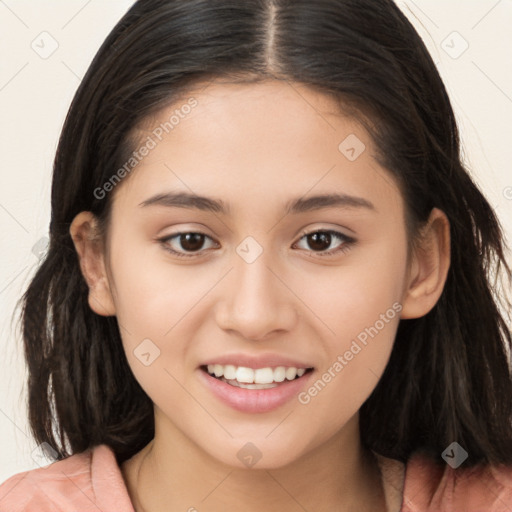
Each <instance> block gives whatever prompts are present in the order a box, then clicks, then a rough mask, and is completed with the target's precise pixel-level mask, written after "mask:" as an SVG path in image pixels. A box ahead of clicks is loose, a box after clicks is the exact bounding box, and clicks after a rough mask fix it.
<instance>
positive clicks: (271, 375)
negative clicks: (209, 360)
mask: <svg viewBox="0 0 512 512" xmlns="http://www.w3.org/2000/svg"><path fill="white" fill-rule="evenodd" d="M200 369H201V370H202V371H203V372H204V373H207V374H208V375H209V376H210V377H213V378H215V379H217V380H219V381H221V382H224V383H226V384H229V385H230V386H233V387H236V388H242V389H252V390H264V389H271V388H276V387H281V386H286V385H287V384H288V383H290V382H292V381H296V380H299V379H302V378H303V377H304V376H306V375H309V374H310V373H311V372H312V371H313V370H314V368H312V367H309V368H296V367H294V366H267V367H264V368H249V367H245V366H235V365H221V364H208V365H203V366H201V367H200Z"/></svg>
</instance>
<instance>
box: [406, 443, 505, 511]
mask: <svg viewBox="0 0 512 512" xmlns="http://www.w3.org/2000/svg"><path fill="white" fill-rule="evenodd" d="M417 511H436V512H444V511H447V512H448V511H450V512H459V511H461V512H462V511H464V512H512V465H489V464H478V465H476V466H473V467H467V468H466V467H458V468H454V467H451V466H450V465H449V464H444V463H443V464H440V463H438V462H436V461H435V460H433V459H432V458H431V457H428V456H427V455H425V454H422V453H416V454H413V456H412V457H411V458H410V459H409V461H408V462H407V465H406V470H405V483H404V493H403V508H402V511H401V512H417Z"/></svg>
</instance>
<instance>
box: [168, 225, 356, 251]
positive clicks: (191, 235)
mask: <svg viewBox="0 0 512 512" xmlns="http://www.w3.org/2000/svg"><path fill="white" fill-rule="evenodd" d="M302 239H305V240H306V241H307V243H308V244H309V245H310V247H311V248H312V249H309V252H313V253H318V255H319V256H322V257H326V256H331V255H334V254H337V253H341V252H345V251H348V250H349V249H350V247H351V246H352V245H354V244H355V242H356V240H355V239H354V238H351V237H349V236H347V235H344V234H343V233H340V232H339V231H334V230H317V231H311V232H309V233H303V234H302V237H301V239H300V240H302ZM207 240H210V241H213V240H212V238H211V237H209V236H208V235H206V234H205V233H201V232H195V231H184V232H180V233H175V234H173V235H170V236H166V237H164V238H160V239H158V241H159V242H160V243H161V244H162V246H163V248H164V249H165V250H166V251H168V252H170V253H171V254H173V255H174V256H178V257H180V258H182V257H183V258H187V257H189V258H190V257H194V256H196V255H198V254H200V253H201V252H204V251H202V249H205V247H204V245H205V241H207ZM334 240H338V241H339V244H338V245H336V246H335V247H334V248H333V249H330V250H328V251H326V250H325V249H328V248H329V246H331V244H332V243H333V241H334ZM295 245H297V244H295ZM212 246H213V247H218V246H219V244H217V243H216V242H214V243H213V244H212V245H211V246H210V247H206V249H211V248H212ZM306 250H308V249H306Z"/></svg>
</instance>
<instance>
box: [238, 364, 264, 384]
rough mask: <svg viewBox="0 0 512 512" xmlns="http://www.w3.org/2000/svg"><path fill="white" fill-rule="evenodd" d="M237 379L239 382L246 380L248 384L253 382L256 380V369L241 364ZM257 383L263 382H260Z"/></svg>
mask: <svg viewBox="0 0 512 512" xmlns="http://www.w3.org/2000/svg"><path fill="white" fill-rule="evenodd" d="M235 378H236V380H237V381H238V382H245V383H246V384H252V383H253V382H254V370H253V369H252V368H245V367H244V366H239V367H238V368H237V369H236V377H235ZM257 384H263V383H262V382H259V383H257Z"/></svg>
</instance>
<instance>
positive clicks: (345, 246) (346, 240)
mask: <svg viewBox="0 0 512 512" xmlns="http://www.w3.org/2000/svg"><path fill="white" fill-rule="evenodd" d="M318 233H323V234H329V235H331V236H334V237H336V238H338V239H340V240H341V241H342V242H343V243H342V244H341V245H340V246H338V247H336V248H335V249H331V250H330V251H325V252H318V251H308V252H309V253H313V254H318V255H320V257H322V258H325V257H328V256H332V255H334V254H337V253H345V252H347V251H349V250H350V249H351V247H352V246H353V245H354V244H355V243H356V240H355V239H354V238H351V237H349V236H347V235H344V234H343V233H340V232H339V231H334V230H331V229H318V230H316V231H310V232H304V233H301V237H300V238H299V242H300V241H301V240H302V239H303V238H305V237H306V236H309V235H314V234H318ZM192 234H193V235H203V236H205V237H207V238H210V239H211V237H209V236H208V235H207V234H206V233H201V232H200V231H180V232H179V233H174V234H173V235H170V236H166V237H163V238H159V239H158V241H159V242H160V243H161V245H162V247H163V248H164V250H166V251H168V252H170V253H171V254H172V255H173V256H177V257H178V258H193V257H195V256H197V255H198V254H199V253H200V252H202V251H196V252H191V253H183V252H179V251H175V250H174V249H171V248H170V247H169V245H168V242H169V241H170V240H172V239H174V238H177V237H179V236H181V235H192Z"/></svg>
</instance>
